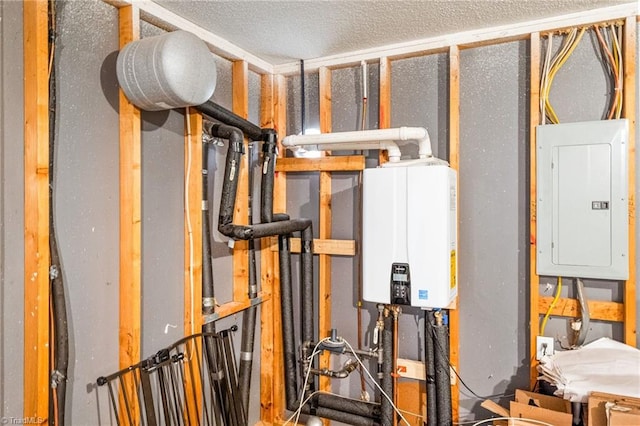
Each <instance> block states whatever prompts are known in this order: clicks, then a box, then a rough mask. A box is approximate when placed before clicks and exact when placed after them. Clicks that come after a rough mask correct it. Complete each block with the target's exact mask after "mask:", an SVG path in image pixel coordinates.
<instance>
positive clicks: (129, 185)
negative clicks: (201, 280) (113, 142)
mask: <svg viewBox="0 0 640 426" xmlns="http://www.w3.org/2000/svg"><path fill="white" fill-rule="evenodd" d="M119 16H120V20H119V22H120V30H119V34H120V48H121V49H122V48H123V47H124V46H125V45H126V44H127V43H129V42H131V41H133V40H137V39H138V38H139V37H140V15H139V10H138V8H137V7H135V6H126V7H123V8H121V9H120V10H119ZM119 99H120V100H119V102H120V106H119V112H120V368H121V369H123V368H127V367H129V366H130V365H133V364H135V363H137V362H138V361H140V318H141V306H140V305H141V295H142V292H141V280H142V275H141V247H142V243H141V231H142V222H141V195H142V194H141V190H142V188H141V160H142V158H141V133H140V110H138V108H136V107H135V106H134V105H133V104H132V103H130V102H129V100H128V99H127V97H126V96H125V95H124V93H123V92H122V90H120V98H119ZM125 389H126V392H127V395H128V397H129V398H130V399H131V404H130V405H131V406H132V407H134V408H133V410H134V412H133V413H131V416H132V418H134V419H137V418H138V413H137V412H135V411H137V404H135V403H134V399H135V395H136V393H135V387H134V383H133V381H132V380H127V381H126V382H125ZM121 396H122V395H121ZM122 415H124V413H122Z"/></svg>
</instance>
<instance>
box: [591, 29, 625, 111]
mask: <svg viewBox="0 0 640 426" xmlns="http://www.w3.org/2000/svg"><path fill="white" fill-rule="evenodd" d="M607 29H608V30H609V31H607ZM594 30H595V33H596V36H597V37H598V42H599V43H600V48H601V49H602V53H603V56H604V57H605V58H606V64H607V66H608V68H609V72H610V74H611V78H612V80H613V98H612V101H611V107H610V108H609V112H608V114H607V119H609V120H611V119H612V118H616V119H617V118H620V117H621V115H622V82H623V80H624V78H623V76H624V75H623V68H622V46H621V40H622V34H620V32H621V31H622V27H621V26H619V25H618V26H617V29H616V25H613V24H611V25H609V26H605V27H604V28H603V29H602V30H601V28H600V26H598V25H596V26H595V27H594ZM607 33H609V34H610V36H611V40H607V38H608V37H607ZM609 45H611V48H609Z"/></svg>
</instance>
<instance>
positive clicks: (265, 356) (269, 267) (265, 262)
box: [260, 74, 277, 424]
mask: <svg viewBox="0 0 640 426" xmlns="http://www.w3.org/2000/svg"><path fill="white" fill-rule="evenodd" d="M274 86H275V82H274V77H273V75H270V74H265V75H263V76H261V78H260V99H261V100H260V127H261V128H263V129H264V128H274V126H275V123H274V120H275V114H274V98H275V94H274V89H275V87H274ZM269 245H270V239H268V238H263V239H262V240H261V241H260V288H261V289H262V291H263V292H264V293H266V294H269V295H271V294H273V288H274V278H275V277H274V271H275V269H276V268H277V263H276V260H277V259H276V255H275V253H273V252H272V251H271V250H270V249H269ZM274 303H275V301H273V300H269V301H266V302H264V303H263V304H262V310H261V312H260V323H261V328H260V329H261V334H260V339H261V344H260V349H261V350H260V419H261V421H262V422H263V423H267V424H273V421H274V419H275V413H274V410H273V395H274V389H273V378H274V377H273V371H274V369H275V365H276V360H275V359H274V358H273V349H274V348H273V346H274V344H273V343H274V337H275V336H274V326H275V324H274V320H275V318H274V315H273V310H274V309H273V305H274Z"/></svg>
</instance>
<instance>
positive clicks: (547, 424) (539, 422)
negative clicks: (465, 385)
mask: <svg viewBox="0 0 640 426" xmlns="http://www.w3.org/2000/svg"><path fill="white" fill-rule="evenodd" d="M494 420H506V421H508V422H509V423H507V425H512V424H515V423H513V421H514V420H518V421H524V422H530V423H536V424H539V425H543V426H554V425H552V424H551V423H547V422H543V421H540V420H534V419H527V418H526V417H494V418H492V419H486V420H480V421H479V422H476V423H474V424H473V426H480V425H483V424H485V423H489V422H492V421H494ZM456 424H461V423H456Z"/></svg>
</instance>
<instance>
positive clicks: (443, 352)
mask: <svg viewBox="0 0 640 426" xmlns="http://www.w3.org/2000/svg"><path fill="white" fill-rule="evenodd" d="M433 331H434V332H433V335H434V339H435V341H434V348H435V369H436V387H437V391H436V395H437V396H436V403H437V406H438V426H451V425H452V424H453V415H452V412H451V411H452V409H451V377H450V375H449V374H450V370H449V332H448V329H447V326H446V325H444V324H443V322H442V317H441V316H436V324H435V325H434V326H433Z"/></svg>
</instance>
